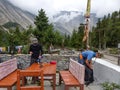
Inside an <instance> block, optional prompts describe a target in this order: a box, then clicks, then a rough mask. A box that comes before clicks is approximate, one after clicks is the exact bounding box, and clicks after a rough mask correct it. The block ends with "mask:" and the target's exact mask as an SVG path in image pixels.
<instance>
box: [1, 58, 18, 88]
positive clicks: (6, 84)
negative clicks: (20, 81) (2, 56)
mask: <svg viewBox="0 0 120 90" xmlns="http://www.w3.org/2000/svg"><path fill="white" fill-rule="evenodd" d="M16 82H17V60H16V58H13V59H10V60H7V61H5V62H3V63H0V88H7V90H12V86H13V85H15V84H16Z"/></svg>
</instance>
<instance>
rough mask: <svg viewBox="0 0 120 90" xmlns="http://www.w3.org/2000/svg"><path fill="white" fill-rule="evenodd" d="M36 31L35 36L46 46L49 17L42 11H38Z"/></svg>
mask: <svg viewBox="0 0 120 90" xmlns="http://www.w3.org/2000/svg"><path fill="white" fill-rule="evenodd" d="M34 23H35V25H36V29H35V31H34V35H35V36H36V38H37V39H38V40H39V41H40V42H41V43H42V44H45V42H46V41H45V32H46V31H47V30H48V28H49V23H48V17H47V16H46V14H45V11H44V10H43V9H41V10H40V11H38V16H36V17H35V22H34Z"/></svg>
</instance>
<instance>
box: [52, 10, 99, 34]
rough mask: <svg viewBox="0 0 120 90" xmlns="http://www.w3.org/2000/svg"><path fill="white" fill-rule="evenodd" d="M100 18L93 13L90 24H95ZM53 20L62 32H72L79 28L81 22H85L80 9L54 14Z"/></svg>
mask: <svg viewBox="0 0 120 90" xmlns="http://www.w3.org/2000/svg"><path fill="white" fill-rule="evenodd" d="M97 20H98V18H97V17H96V14H95V13H91V17H90V23H91V24H90V26H91V27H92V26H95V25H96V23H97ZM52 22H53V24H54V26H55V28H56V29H57V30H60V31H61V33H66V34H71V33H72V31H73V30H74V29H76V30H77V29H78V27H79V25H80V23H85V18H84V14H83V13H82V12H78V11H60V12H58V13H57V14H55V15H53V17H52Z"/></svg>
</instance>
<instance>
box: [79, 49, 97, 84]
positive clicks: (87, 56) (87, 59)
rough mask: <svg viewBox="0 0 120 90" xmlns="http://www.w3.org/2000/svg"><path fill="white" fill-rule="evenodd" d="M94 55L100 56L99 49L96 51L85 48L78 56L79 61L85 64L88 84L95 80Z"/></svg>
mask: <svg viewBox="0 0 120 90" xmlns="http://www.w3.org/2000/svg"><path fill="white" fill-rule="evenodd" d="M93 57H99V53H98V51H95V52H94V51H92V50H85V51H83V52H82V53H81V54H80V55H79V57H78V62H79V63H80V64H83V65H85V81H86V85H88V84H90V83H92V82H93V81H94V77H93V68H92V58H93Z"/></svg>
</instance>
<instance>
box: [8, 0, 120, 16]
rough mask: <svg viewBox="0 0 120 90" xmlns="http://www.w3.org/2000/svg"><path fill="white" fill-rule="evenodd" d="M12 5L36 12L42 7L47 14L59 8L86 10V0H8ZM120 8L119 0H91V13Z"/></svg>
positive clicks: (107, 11)
mask: <svg viewBox="0 0 120 90" xmlns="http://www.w3.org/2000/svg"><path fill="white" fill-rule="evenodd" d="M9 1H10V2H11V3H13V4H14V5H16V6H18V7H20V8H22V9H24V10H28V11H30V12H32V13H34V14H38V10H40V9H41V8H43V9H44V10H45V12H46V14H48V15H52V14H54V13H56V12H57V11H61V10H68V11H70V10H72V11H81V12H84V13H85V11H86V5H87V0H9ZM118 10H120V0H91V13H97V16H104V15H107V14H108V13H111V12H113V11H118Z"/></svg>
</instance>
